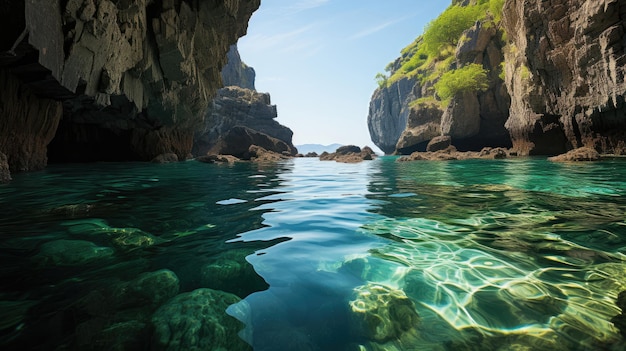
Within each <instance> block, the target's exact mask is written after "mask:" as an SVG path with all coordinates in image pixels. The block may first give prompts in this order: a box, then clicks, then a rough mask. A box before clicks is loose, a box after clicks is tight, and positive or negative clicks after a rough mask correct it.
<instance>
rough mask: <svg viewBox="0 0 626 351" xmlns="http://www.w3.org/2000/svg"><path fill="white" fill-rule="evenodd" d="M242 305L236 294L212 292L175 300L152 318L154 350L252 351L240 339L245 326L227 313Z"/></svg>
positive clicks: (183, 295) (193, 293) (191, 294)
mask: <svg viewBox="0 0 626 351" xmlns="http://www.w3.org/2000/svg"><path fill="white" fill-rule="evenodd" d="M239 301H240V299H239V298H238V297H237V296H235V295H233V294H229V293H226V292H223V291H218V290H212V289H197V290H194V291H192V292H188V293H183V294H180V295H178V296H176V297H174V298H173V299H171V300H169V301H168V302H167V303H166V304H165V305H163V306H161V307H160V308H159V309H158V310H157V311H156V312H155V313H154V315H153V316H152V324H153V326H154V335H153V339H152V349H153V350H170V351H174V350H231V351H239V350H250V349H251V348H250V346H249V345H247V344H246V343H245V342H244V341H243V340H241V339H240V338H239V336H237V333H238V331H239V330H240V329H241V328H242V327H243V325H242V324H241V323H240V322H239V321H237V320H236V319H234V318H233V317H231V316H229V315H227V314H226V312H225V311H226V308H227V307H228V306H230V305H232V304H234V303H237V302H239Z"/></svg>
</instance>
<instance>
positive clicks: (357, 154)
mask: <svg viewBox="0 0 626 351" xmlns="http://www.w3.org/2000/svg"><path fill="white" fill-rule="evenodd" d="M375 157H376V153H375V152H374V150H372V148H371V147H369V146H364V147H363V148H362V149H361V148H360V147H358V146H355V145H344V146H341V147H339V148H338V149H337V151H335V152H333V153H328V152H323V153H322V154H321V155H320V161H336V162H341V163H359V162H361V161H371V160H373V159H374V158H375Z"/></svg>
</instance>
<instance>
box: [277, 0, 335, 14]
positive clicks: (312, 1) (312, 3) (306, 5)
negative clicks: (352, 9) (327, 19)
mask: <svg viewBox="0 0 626 351" xmlns="http://www.w3.org/2000/svg"><path fill="white" fill-rule="evenodd" d="M328 2H330V0H302V1H298V2H296V3H294V4H292V5H291V6H289V7H287V9H289V10H291V11H292V12H300V11H306V10H310V9H314V8H316V7H320V6H323V5H325V4H326V3H328Z"/></svg>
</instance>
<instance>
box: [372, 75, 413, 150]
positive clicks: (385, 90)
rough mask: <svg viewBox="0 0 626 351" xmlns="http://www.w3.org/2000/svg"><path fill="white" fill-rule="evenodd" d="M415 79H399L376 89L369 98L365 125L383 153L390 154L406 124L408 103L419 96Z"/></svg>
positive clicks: (408, 111)
mask: <svg viewBox="0 0 626 351" xmlns="http://www.w3.org/2000/svg"><path fill="white" fill-rule="evenodd" d="M416 84H417V81H415V80H414V79H412V78H405V79H400V80H398V81H397V82H394V83H392V84H391V85H390V86H389V87H382V88H380V89H376V91H374V94H373V95H372V98H371V100H370V107H369V114H368V116H367V126H368V128H369V132H370V136H371V138H372V141H373V142H374V144H375V145H376V146H378V147H379V148H380V149H381V150H382V151H383V152H384V153H385V154H392V153H393V152H394V151H395V150H396V144H397V143H398V140H399V139H400V136H401V135H402V133H403V131H404V130H405V128H406V126H407V121H408V119H409V113H410V108H409V103H410V102H411V101H413V100H415V99H417V98H419V97H421V96H416V95H415V91H414V90H415V89H414V87H415V86H416Z"/></svg>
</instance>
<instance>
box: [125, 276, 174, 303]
mask: <svg viewBox="0 0 626 351" xmlns="http://www.w3.org/2000/svg"><path fill="white" fill-rule="evenodd" d="M179 286H180V283H179V279H178V277H177V276H176V274H175V273H174V272H172V271H170V270H169V269H161V270H159V271H156V272H146V273H142V274H141V275H140V276H139V277H137V278H136V279H134V280H131V281H130V282H128V283H125V284H123V285H121V286H120V287H119V288H118V293H117V299H118V301H119V303H120V305H133V306H142V305H145V304H146V303H148V304H150V305H152V306H158V305H160V304H162V303H164V302H165V301H167V300H169V299H170V298H172V297H174V296H176V295H177V294H178V291H179V289H180V287H179Z"/></svg>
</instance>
